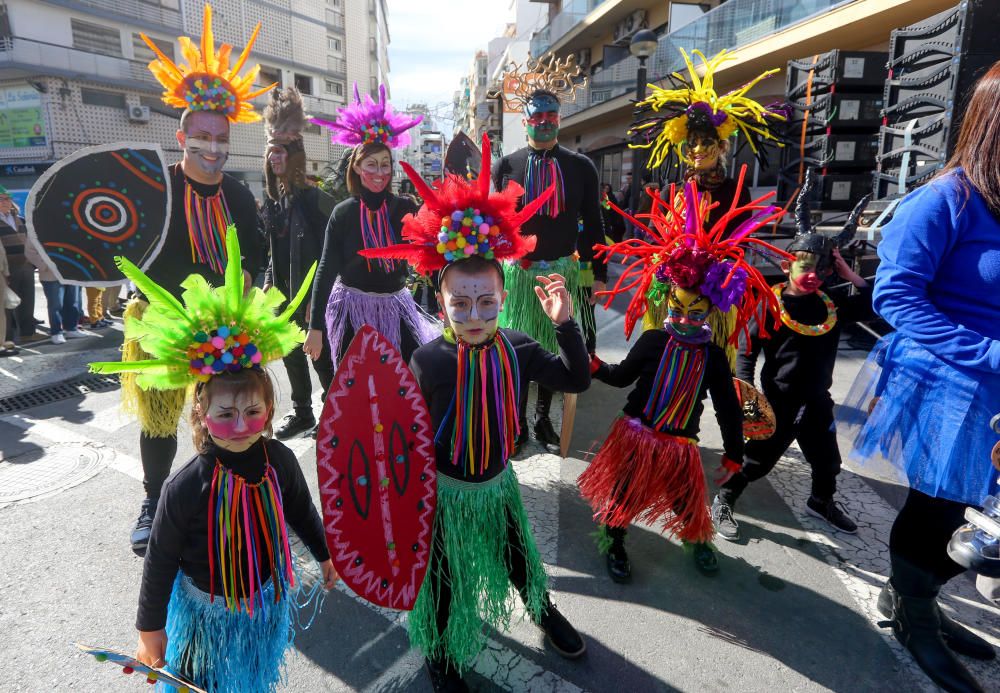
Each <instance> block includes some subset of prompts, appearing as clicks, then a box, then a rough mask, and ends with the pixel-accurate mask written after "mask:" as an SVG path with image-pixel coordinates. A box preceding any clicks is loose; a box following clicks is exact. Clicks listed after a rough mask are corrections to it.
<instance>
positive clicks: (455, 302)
mask: <svg viewBox="0 0 1000 693" xmlns="http://www.w3.org/2000/svg"><path fill="white" fill-rule="evenodd" d="M504 297H505V292H504V291H503V289H502V288H501V285H500V277H499V275H498V274H497V272H496V271H495V270H492V269H490V270H488V271H486V272H479V273H477V274H464V273H462V272H454V271H452V272H449V273H448V274H447V275H446V279H445V281H444V283H443V284H442V286H441V296H440V299H439V300H440V301H441V303H442V304H443V305H444V311H445V316H446V317H447V318H448V324H449V326H450V327H451V329H452V330H454V331H455V336H456V337H457V338H458V339H461V340H462V341H463V342H465V343H466V344H483V343H484V342H487V341H488V340H490V339H492V338H493V335H495V334H496V332H497V319H498V318H499V316H500V309H501V307H502V306H503V300H504Z"/></svg>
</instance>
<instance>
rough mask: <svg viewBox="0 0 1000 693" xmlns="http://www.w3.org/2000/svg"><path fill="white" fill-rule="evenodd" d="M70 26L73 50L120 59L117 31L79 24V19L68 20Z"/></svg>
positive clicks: (120, 51)
mask: <svg viewBox="0 0 1000 693" xmlns="http://www.w3.org/2000/svg"><path fill="white" fill-rule="evenodd" d="M70 25H71V26H72V27H73V48H77V49H79V50H81V51H87V52H88V53H100V54H101V55H114V56H119V57H121V54H122V37H121V34H119V33H118V29H111V28H108V27H105V26H101V25H100V24H91V23H90V22H81V21H80V20H79V19H70Z"/></svg>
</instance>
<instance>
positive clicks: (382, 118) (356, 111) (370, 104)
mask: <svg viewBox="0 0 1000 693" xmlns="http://www.w3.org/2000/svg"><path fill="white" fill-rule="evenodd" d="M378 97H379V98H378V101H375V100H373V99H372V97H370V96H369V95H368V94H365V98H364V100H362V99H361V94H360V92H359V91H358V85H357V82H355V84H354V103H352V104H350V105H348V106H344V107H343V108H341V109H338V110H337V119H336V120H326V119H325V118H317V117H313V116H310V118H309V120H311V121H312V122H313V123H316V125H319V126H321V127H324V128H327V129H328V130H330V131H332V133H333V134H332V135H331V139H333V141H334V143H335V144H344V145H347V146H348V147H355V146H357V145H359V144H370V143H372V142H380V143H382V144H384V145H386V146H387V147H389V148H390V149H396V148H397V147H405V146H406V145H408V144H409V143H410V136H409V135H408V134H407V133H406V131H407V130H409V129H410V128H412V127H413V126H414V125H416V124H418V123H419V122H420V121H422V120H423V119H424V117H423V116H422V115H419V114H417V115H409V114H405V113H396V112H395V111H393V110H392V105H391V104H390V103H389V101H388V100H387V99H386V98H385V85H384V84H380V85H379V88H378Z"/></svg>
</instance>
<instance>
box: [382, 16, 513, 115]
mask: <svg viewBox="0 0 1000 693" xmlns="http://www.w3.org/2000/svg"><path fill="white" fill-rule="evenodd" d="M388 3H389V37H390V43H389V65H390V72H389V86H390V87H391V91H392V103H393V106H394V107H396V108H397V109H402V108H405V107H406V106H407V105H408V104H410V103H426V104H427V105H428V106H429V107H430V108H431V109H432V110H433V109H434V106H435V105H436V104H438V103H439V102H442V101H444V102H447V103H448V108H447V114H448V116H449V117H450V115H451V102H452V97H453V96H454V93H455V91H456V90H457V89H458V86H459V80H460V79H461V78H462V75H464V74H467V73H468V71H469V68H470V67H471V65H472V58H473V55H474V54H475V52H476V50H477V49H482V50H485V49H486V45H487V44H488V43H489V41H490V40H491V39H493V38H495V37H496V36H500V35H501V34H502V33H503V28H504V26H505V25H506V24H507V22H512V21H514V10H513V8H512V7H511V2H510V0H388Z"/></svg>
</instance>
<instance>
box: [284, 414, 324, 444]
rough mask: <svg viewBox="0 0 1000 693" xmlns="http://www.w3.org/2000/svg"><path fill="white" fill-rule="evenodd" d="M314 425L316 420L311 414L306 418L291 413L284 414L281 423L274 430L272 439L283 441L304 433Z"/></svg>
mask: <svg viewBox="0 0 1000 693" xmlns="http://www.w3.org/2000/svg"><path fill="white" fill-rule="evenodd" d="M315 425H316V419H315V417H313V415H312V414H310V415H309V416H308V417H306V416H303V415H301V414H299V413H297V412H294V411H293V412H291V413H290V414H285V417H284V418H283V419H282V420H281V423H279V424H278V427H277V428H276V429H274V437H275V438H277V439H278V440H285V439H286V438H291V437H292V436H294V435H298V434H299V433H304V432H306V431H308V430H310V429H311V428H312V427H313V426H315Z"/></svg>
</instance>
